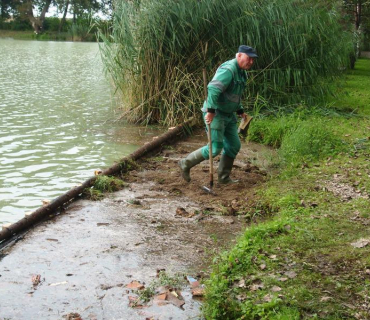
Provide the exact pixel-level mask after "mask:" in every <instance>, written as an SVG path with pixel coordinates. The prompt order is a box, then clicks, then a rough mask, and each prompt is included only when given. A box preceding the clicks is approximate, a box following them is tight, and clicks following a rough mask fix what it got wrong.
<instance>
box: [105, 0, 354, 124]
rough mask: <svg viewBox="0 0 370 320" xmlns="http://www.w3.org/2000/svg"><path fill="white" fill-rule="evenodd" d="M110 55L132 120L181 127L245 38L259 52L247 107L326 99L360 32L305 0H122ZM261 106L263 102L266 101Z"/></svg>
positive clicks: (108, 44)
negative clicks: (351, 31)
mask: <svg viewBox="0 0 370 320" xmlns="http://www.w3.org/2000/svg"><path fill="white" fill-rule="evenodd" d="M111 31H112V32H111V34H110V35H104V34H103V33H102V32H101V33H100V38H101V39H102V40H103V42H102V44H101V45H100V48H101V54H102V57H103V61H104V65H105V68H106V71H107V73H108V74H109V75H110V76H111V78H112V80H113V82H114V84H115V86H116V89H117V93H118V94H119V95H120V101H121V102H122V110H123V111H122V117H124V118H125V119H126V120H128V121H130V122H136V123H146V124H148V123H159V124H162V125H174V124H177V123H181V122H183V121H184V120H186V119H188V118H189V117H192V116H198V115H199V114H200V108H201V105H202V103H203V100H204V93H203V85H204V83H203V76H202V73H203V69H206V72H207V74H208V77H211V76H212V75H213V74H214V72H215V70H216V69H217V67H218V66H219V65H220V64H221V63H222V62H224V61H225V60H228V59H232V58H234V56H235V53H236V51H237V48H238V46H239V45H240V44H248V45H252V46H254V47H255V48H256V49H257V51H258V54H259V58H258V59H257V61H256V64H255V66H254V67H253V70H252V71H251V72H249V79H248V84H247V89H246V92H245V98H246V99H245V101H246V103H245V106H244V107H245V108H246V109H252V108H256V104H258V103H259V101H261V102H262V103H263V105H264V106H267V105H268V106H273V105H284V104H294V103H299V102H302V101H309V102H312V101H317V100H319V99H321V98H323V97H324V96H325V95H327V93H328V92H329V85H330V83H331V80H332V79H333V77H336V76H339V75H340V73H341V71H342V70H343V69H344V68H345V67H346V66H347V65H348V58H349V55H350V53H351V50H353V44H352V38H351V35H350V34H349V33H347V32H345V31H343V29H342V27H341V25H340V23H339V16H338V14H337V12H336V10H335V8H332V9H330V10H328V8H327V7H322V6H320V5H319V4H315V2H313V1H299V0H294V1H293V0H274V1H271V0H259V1H257V0H202V1H198V0H177V1H168V0H155V1H153V0H142V1H117V3H116V6H115V12H114V19H113V27H112V30H111ZM257 108H258V107H257Z"/></svg>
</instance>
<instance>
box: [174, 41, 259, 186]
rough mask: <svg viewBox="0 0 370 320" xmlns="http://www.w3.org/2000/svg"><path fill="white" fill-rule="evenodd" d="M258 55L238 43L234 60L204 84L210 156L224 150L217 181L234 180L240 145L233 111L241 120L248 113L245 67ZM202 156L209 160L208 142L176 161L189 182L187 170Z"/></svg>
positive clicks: (229, 181)
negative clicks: (244, 98) (244, 99)
mask: <svg viewBox="0 0 370 320" xmlns="http://www.w3.org/2000/svg"><path fill="white" fill-rule="evenodd" d="M257 57H258V56H257V53H256V50H255V49H253V48H252V47H249V46H246V45H241V46H240V47H239V50H238V53H237V54H236V57H235V59H232V60H229V61H226V62H225V63H223V64H222V65H221V66H220V67H219V68H218V69H217V71H216V74H215V76H214V77H213V79H212V81H211V82H210V83H209V84H208V86H207V89H208V97H207V99H206V101H204V104H203V108H202V111H203V118H204V121H205V123H206V124H210V127H211V136H212V155H213V157H216V156H217V155H219V154H220V153H221V151H222V149H223V153H222V155H221V159H220V163H219V166H218V182H219V183H222V184H227V183H233V182H237V181H234V180H231V178H230V173H231V169H232V167H233V164H234V160H235V157H236V155H237V154H238V152H239V150H240V147H241V143H240V139H239V136H238V128H237V120H236V116H235V112H236V114H238V115H239V116H240V117H242V118H244V119H245V118H246V116H247V115H246V114H245V113H244V111H243V107H242V105H241V104H240V100H241V96H242V94H243V92H244V88H245V83H246V80H247V73H246V72H245V70H249V69H250V68H251V67H252V65H253V62H254V58H257ZM205 159H209V148H208V145H206V146H204V147H202V148H200V149H198V150H196V151H194V152H192V153H190V154H189V155H188V156H187V157H186V158H185V159H182V160H180V161H179V166H180V168H181V174H182V177H183V178H184V180H185V181H187V182H189V181H190V169H191V168H192V167H194V166H195V165H197V164H198V163H200V162H202V161H203V160H205Z"/></svg>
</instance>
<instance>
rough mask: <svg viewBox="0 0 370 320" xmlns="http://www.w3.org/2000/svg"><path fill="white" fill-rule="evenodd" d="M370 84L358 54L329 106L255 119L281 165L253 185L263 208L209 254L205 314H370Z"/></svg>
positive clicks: (259, 136) (369, 69) (255, 132)
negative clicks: (221, 249)
mask: <svg viewBox="0 0 370 320" xmlns="http://www.w3.org/2000/svg"><path fill="white" fill-rule="evenodd" d="M369 87H370V60H368V59H367V60H366V59H362V60H359V61H358V62H357V64H356V68H355V70H354V71H353V72H349V74H348V75H347V76H346V78H345V81H343V82H342V83H341V86H340V87H339V88H340V89H338V90H340V91H344V92H341V93H340V100H339V101H334V102H332V103H331V107H326V108H323V107H322V108H320V107H317V108H315V109H314V110H313V111H310V112H307V111H304V109H303V108H302V110H301V111H299V109H298V110H296V111H295V112H293V113H291V114H286V113H285V114H283V113H280V114H278V115H275V116H273V117H272V116H271V117H263V116H260V117H259V118H257V119H255V120H254V122H253V123H252V126H251V129H250V130H251V134H250V139H251V140H254V141H257V142H261V143H264V144H269V145H273V146H275V147H279V156H280V159H279V165H281V166H282V171H281V172H280V174H279V175H278V176H275V177H272V179H270V181H268V182H267V183H266V184H263V185H261V186H260V187H258V191H257V200H256V204H255V211H256V212H261V208H263V209H264V210H263V212H264V213H265V214H264V216H263V217H261V219H260V220H259V221H257V222H255V223H253V224H252V225H251V226H250V227H249V228H247V230H246V231H245V233H244V235H242V236H241V237H240V238H239V240H238V243H237V244H236V245H235V247H233V248H232V249H231V250H229V251H227V252H225V253H224V254H222V255H221V256H219V257H218V258H216V259H215V261H214V266H213V272H212V274H211V277H210V279H209V281H208V282H207V288H208V291H207V296H206V303H205V308H204V311H205V314H206V317H207V319H289V320H291V319H313V318H314V319H369V314H370V309H369V289H370V287H369V284H370V246H369V244H370V237H369V231H370V230H369V225H370V212H369V197H370V136H369V132H370V107H369V106H370V94H369V92H368V88H369ZM346 91H347V92H346Z"/></svg>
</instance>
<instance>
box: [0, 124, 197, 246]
mask: <svg viewBox="0 0 370 320" xmlns="http://www.w3.org/2000/svg"><path fill="white" fill-rule="evenodd" d="M194 124H195V121H194V119H193V118H191V119H190V120H188V121H187V122H185V123H184V124H182V125H179V126H177V127H175V128H173V129H172V130H169V131H168V132H166V133H164V134H162V135H161V136H159V137H158V138H156V139H154V140H153V141H152V142H149V143H146V144H144V145H143V146H142V147H140V148H139V149H137V150H136V151H135V152H133V153H131V154H130V155H129V156H127V157H124V158H122V159H121V160H120V161H119V163H116V164H114V165H113V166H111V167H110V168H108V169H106V170H103V172H102V173H101V175H115V174H118V173H120V172H123V171H127V167H128V163H129V162H131V161H136V160H138V159H140V158H141V157H143V156H145V155H147V154H149V153H150V152H152V151H154V150H156V149H158V148H160V147H161V146H162V145H163V144H165V143H167V144H172V143H174V142H176V141H177V140H179V139H180V138H182V137H184V136H185V135H186V134H188V133H189V132H190V129H191V127H193V126H194ZM96 179H97V176H94V177H91V178H89V179H87V180H86V181H85V182H84V183H82V184H81V185H79V186H76V187H74V188H72V189H70V190H69V191H67V192H66V193H64V194H63V195H61V196H59V197H57V198H56V199H54V200H53V201H51V202H50V203H49V204H47V205H44V206H42V207H40V208H38V209H37V210H35V211H33V212H32V213H27V215H26V216H25V217H24V218H22V219H21V220H19V221H17V222H15V223H13V224H11V225H4V226H3V227H2V230H1V231H0V243H1V242H2V241H4V240H7V239H9V238H11V237H12V236H14V235H16V234H17V233H19V232H21V231H24V230H26V229H28V228H29V227H31V226H32V225H34V224H35V223H37V222H39V221H41V220H42V219H44V218H46V217H47V216H48V215H50V214H53V213H54V212H55V211H56V210H57V209H58V208H60V207H62V206H63V205H64V204H66V203H69V202H70V201H72V200H74V199H75V198H76V197H78V196H79V195H80V194H82V193H83V191H84V190H85V189H86V188H90V187H92V186H93V185H94V183H95V180H96Z"/></svg>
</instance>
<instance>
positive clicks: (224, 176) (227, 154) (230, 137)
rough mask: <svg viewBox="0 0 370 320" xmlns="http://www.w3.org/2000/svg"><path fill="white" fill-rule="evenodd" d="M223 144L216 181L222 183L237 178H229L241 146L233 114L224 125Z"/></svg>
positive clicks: (233, 181) (232, 181)
mask: <svg viewBox="0 0 370 320" xmlns="http://www.w3.org/2000/svg"><path fill="white" fill-rule="evenodd" d="M223 145H224V152H223V154H222V156H221V159H220V163H219V166H218V182H219V183H222V184H226V183H235V182H238V180H232V179H231V178H230V173H231V170H232V168H233V164H234V160H235V157H236V155H237V154H238V152H239V150H240V147H241V143H240V139H239V135H238V128H237V124H236V117H235V116H234V115H233V117H232V118H231V120H230V121H229V122H228V123H227V125H226V126H225V133H224V141H223Z"/></svg>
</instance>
